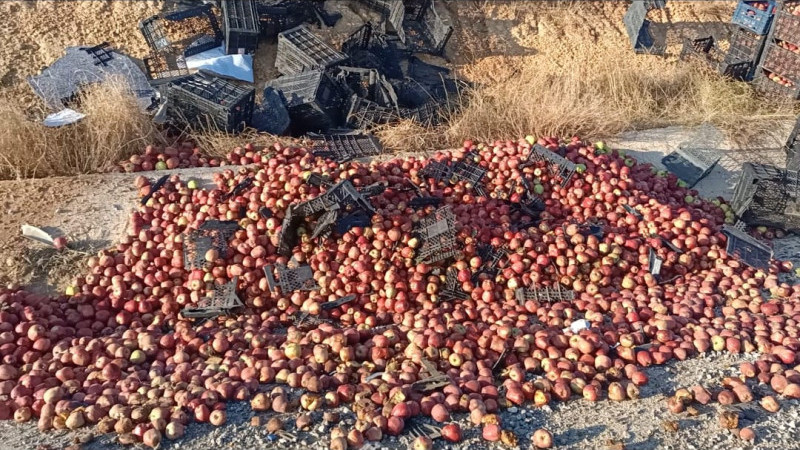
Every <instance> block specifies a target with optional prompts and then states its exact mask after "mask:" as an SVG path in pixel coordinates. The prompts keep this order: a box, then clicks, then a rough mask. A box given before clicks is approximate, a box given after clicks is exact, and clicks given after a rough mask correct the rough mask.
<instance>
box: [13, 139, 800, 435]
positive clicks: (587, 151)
mask: <svg viewBox="0 0 800 450" xmlns="http://www.w3.org/2000/svg"><path fill="white" fill-rule="evenodd" d="M535 143H537V141H536V140H535V139H533V138H530V137H529V138H526V139H521V140H519V141H496V142H492V143H488V144H477V143H473V142H471V141H467V142H465V143H464V145H463V147H462V148H459V149H455V150H452V151H445V152H439V153H437V154H436V155H435V156H433V157H431V158H417V157H410V158H408V159H392V160H389V161H385V162H380V163H378V162H372V163H359V162H350V163H346V164H343V165H339V164H337V163H334V162H330V161H327V160H324V159H322V158H316V157H314V156H313V155H312V154H311V153H310V152H308V151H307V150H306V149H303V148H284V147H282V146H280V145H277V144H276V145H274V146H273V147H271V148H269V149H266V150H264V151H263V152H258V151H256V149H255V148H254V147H252V146H249V145H248V146H246V147H244V148H241V149H236V150H235V151H234V152H233V155H234V156H238V157H242V158H248V159H250V160H252V162H254V163H256V166H250V167H246V168H238V169H237V171H233V170H230V169H228V170H223V171H221V172H220V173H218V174H217V176H216V177H215V182H216V183H217V188H216V189H213V190H205V189H198V188H197V186H196V184H195V183H192V182H191V181H190V180H180V179H179V178H177V177H176V176H173V177H172V178H170V179H169V181H168V182H167V183H166V184H165V186H164V187H163V188H161V189H160V190H159V191H158V192H155V194H154V195H153V197H152V198H151V199H150V200H149V201H148V202H147V204H146V205H144V206H141V207H140V208H139V210H138V211H137V212H135V213H134V214H133V215H132V216H131V219H130V225H129V227H128V232H127V234H126V235H125V236H123V237H122V239H121V240H120V242H119V243H118V244H117V245H116V246H115V247H113V248H109V249H107V250H105V251H102V252H100V253H99V254H98V255H96V256H93V257H91V258H90V259H89V261H88V267H87V273H86V275H85V276H83V277H81V278H79V279H77V280H75V283H74V285H73V286H71V287H70V295H64V296H60V297H57V298H47V297H43V296H41V295H37V294H32V293H29V292H26V291H23V290H18V289H9V290H6V291H4V292H2V294H0V358H1V360H0V419H12V418H13V419H14V420H16V421H18V422H25V421H28V420H36V421H37V424H38V427H39V429H40V430H42V431H47V430H50V429H75V428H79V427H83V426H88V425H96V426H97V428H98V430H99V431H101V432H103V433H106V432H116V433H117V434H118V435H119V441H120V442H123V443H133V442H143V443H144V444H146V445H148V446H152V447H155V446H158V444H159V443H160V442H161V441H162V439H176V438H179V437H180V436H181V435H182V434H183V430H184V427H185V426H186V425H187V424H188V423H190V422H192V421H197V422H210V423H212V424H214V425H221V424H223V423H225V420H226V416H225V405H226V402H228V401H233V400H249V401H250V404H251V406H252V408H253V410H254V411H255V412H256V414H270V415H271V414H273V413H274V414H275V415H280V417H283V418H285V417H287V416H286V414H294V419H295V426H296V427H297V428H298V429H304V428H306V427H309V426H310V425H311V423H312V422H313V421H314V420H319V413H318V411H320V410H326V411H327V410H329V409H331V408H335V407H340V406H343V405H347V407H348V408H349V409H350V410H351V411H352V412H353V413H354V414H355V416H356V419H357V421H356V423H355V426H354V427H353V428H352V429H348V430H345V429H343V428H341V427H334V428H333V429H332V430H331V446H332V448H345V447H351V448H357V447H359V446H360V445H362V444H363V443H364V442H365V441H380V440H381V439H382V438H383V437H384V436H386V435H399V434H401V433H403V430H404V428H405V427H406V425H407V424H408V421H409V420H411V419H412V418H414V417H416V416H427V417H430V419H431V420H433V421H435V422H438V423H440V424H441V425H442V426H443V433H442V434H443V437H444V439H446V440H449V441H458V440H460V439H461V435H462V430H461V429H460V427H459V426H458V425H457V424H456V423H453V419H452V418H453V416H454V415H457V414H462V415H463V414H468V415H469V420H470V422H471V423H472V424H474V426H476V427H480V428H481V435H482V436H483V437H484V438H485V439H487V440H488V441H499V442H502V443H505V444H507V445H514V443H515V442H516V440H517V437H516V436H515V435H514V430H511V429H507V428H504V424H503V423H502V421H501V419H500V416H499V415H498V414H497V413H498V411H499V410H500V409H501V408H504V407H507V406H509V405H525V406H530V407H541V406H544V405H546V404H548V403H551V402H554V401H562V402H565V401H568V400H569V399H571V398H576V397H579V398H584V399H587V400H589V401H598V400H600V399H604V398H608V399H610V400H613V401H623V400H627V399H635V398H637V397H638V396H639V387H640V386H642V385H643V384H645V383H647V381H648V378H647V375H646V373H645V372H644V371H643V370H642V369H643V368H645V367H647V366H650V365H653V364H664V363H667V362H669V361H671V360H684V359H687V358H691V357H692V356H693V355H695V354H698V353H703V352H708V351H712V350H716V351H730V352H742V351H746V352H753V351H760V352H762V353H763V355H764V356H763V357H762V359H763V361H764V362H765V363H766V364H768V366H767V367H766V371H761V370H760V366H759V373H758V377H759V378H758V380H759V381H760V382H770V381H771V380H772V379H774V378H775V376H776V374H778V373H781V371H784V372H783V373H784V374H785V377H786V379H787V380H791V379H792V378H790V377H791V376H793V374H790V373H789V371H790V370H796V369H792V367H794V365H797V364H798V363H800V360H798V356H797V354H798V353H797V351H798V350H800V346H798V340H797V321H798V320H800V303H798V298H800V289H799V288H798V287H797V286H789V285H787V284H782V283H779V282H778V273H779V272H781V271H788V270H790V269H791V266H790V264H784V263H780V262H773V265H772V267H771V268H770V269H769V270H768V271H763V270H757V269H752V268H750V267H747V266H746V265H744V264H743V263H742V262H740V261H738V260H736V259H734V258H732V257H731V256H730V255H728V254H727V253H726V252H725V235H724V234H722V233H721V232H720V227H721V225H722V224H723V223H725V221H726V220H727V221H730V220H731V219H732V214H731V213H730V212H729V208H728V207H727V205H725V204H724V203H722V202H720V201H719V200H714V201H707V200H704V199H701V198H700V197H699V195H698V193H697V192H696V191H694V190H690V189H687V188H686V187H685V186H683V185H680V184H679V180H678V179H677V177H675V176H674V175H672V174H667V173H663V172H657V171H656V170H654V169H653V168H652V167H651V166H650V165H648V164H639V163H637V161H636V160H635V158H633V157H631V156H629V155H625V154H624V153H623V152H620V151H616V150H610V149H608V148H606V147H605V145H603V144H602V143H599V142H598V143H595V144H594V145H592V144H590V143H588V142H584V141H581V140H580V139H578V138H573V139H571V140H566V141H563V140H559V139H556V138H543V139H539V140H538V143H539V144H541V145H543V146H545V147H546V148H547V149H548V150H549V151H554V152H559V153H560V154H561V155H562V156H564V157H566V158H567V159H569V160H571V161H573V162H574V163H576V164H577V167H578V170H577V171H576V173H574V174H573V175H572V177H571V178H570V179H569V180H568V181H565V180H564V179H562V178H561V176H559V175H558V172H557V171H554V170H552V169H553V168H552V167H551V166H549V165H548V164H547V163H546V162H544V161H539V162H536V163H534V164H530V165H526V164H523V162H524V160H525V158H526V156H527V155H528V153H529V152H530V149H531V147H532V145H533V144H535ZM179 153H180V152H179ZM467 154H477V155H479V158H478V163H479V164H480V165H481V166H483V167H484V168H485V169H487V171H488V172H487V174H486V177H485V178H484V183H485V186H484V187H485V190H486V192H488V196H487V197H482V196H479V195H477V194H476V193H475V190H474V189H473V186H470V185H468V184H466V183H464V182H458V183H456V184H450V183H445V182H437V181H435V180H433V179H426V178H424V177H422V176H420V174H421V171H422V169H423V168H424V167H425V166H426V165H427V164H428V163H430V161H431V160H451V161H457V160H460V159H462V158H464V157H465V156H466V155H467ZM267 155H269V156H267ZM312 172H314V173H318V174H320V175H322V176H324V177H327V178H329V179H330V180H331V181H337V180H344V179H348V180H350V181H351V182H352V183H353V184H354V185H355V186H356V187H364V186H367V185H370V184H373V183H376V182H384V183H386V185H387V188H386V190H385V191H384V192H383V193H382V194H380V195H377V196H375V197H373V198H372V199H371V202H372V204H373V206H374V207H375V210H376V213H375V215H374V216H373V217H372V224H371V225H370V226H368V227H363V228H362V227H356V228H353V229H351V230H349V231H347V232H345V233H344V234H343V235H339V234H337V233H334V234H333V235H332V236H330V237H328V238H325V239H323V240H322V241H321V242H317V241H316V240H312V239H311V238H310V235H311V232H312V230H313V224H314V221H313V220H312V219H308V223H306V224H303V225H302V226H300V227H299V228H298V229H296V230H292V231H291V232H293V233H296V234H297V237H298V245H297V246H296V247H295V248H293V249H292V254H291V255H278V253H277V248H278V244H279V234H280V232H281V226H282V219H283V217H284V215H285V213H286V211H287V208H288V207H289V206H290V205H293V204H296V203H299V202H302V201H305V200H308V199H311V198H314V197H316V196H318V195H320V194H321V193H322V192H323V190H324V188H320V187H315V186H311V185H308V184H307V183H306V182H305V181H304V180H305V179H306V178H307V175H308V174H310V173H312ZM246 177H251V178H252V179H253V184H252V186H251V187H250V188H249V189H247V190H245V191H244V192H241V193H239V195H234V196H231V197H230V198H227V199H226V200H222V196H223V194H226V193H228V192H229V191H230V190H231V189H232V187H233V186H234V185H236V184H238V183H239V182H241V181H242V180H244V179H245V178H246ZM522 177H525V178H526V179H527V180H528V181H529V182H530V184H531V185H532V187H533V191H534V192H535V194H536V195H538V196H539V197H540V198H541V199H542V201H543V202H544V205H545V210H544V211H543V212H542V213H541V217H540V220H539V221H538V222H533V223H531V222H532V220H531V219H532V218H531V217H527V216H526V215H525V214H524V213H521V212H519V210H518V208H516V207H515V206H514V205H515V204H516V203H517V202H519V201H520V200H521V198H522V197H523V195H524V194H525V191H524V188H523V187H522V186H523V183H522V182H521V179H522ZM407 180H411V181H413V182H415V183H416V184H417V185H418V186H421V187H422V189H424V190H425V191H426V194H427V195H433V196H438V197H441V198H442V199H443V204H444V205H449V206H450V207H451V208H452V211H453V213H454V214H455V216H456V232H457V241H458V242H459V249H460V250H461V253H460V254H459V255H458V257H457V258H455V259H454V260H453V259H451V260H446V261H442V262H438V263H434V264H425V263H418V262H416V261H415V258H414V256H415V253H416V251H417V250H418V249H419V248H420V245H421V242H420V239H419V237H418V236H416V235H415V234H414V232H413V230H414V226H415V223H416V222H417V221H418V220H419V219H421V218H422V217H424V216H426V215H428V214H430V213H431V211H432V207H428V208H426V209H421V210H415V209H413V208H411V207H410V206H409V202H410V201H411V200H412V198H414V197H415V196H416V195H417V194H416V193H415V192H414V190H413V189H410V188H409V186H410V185H409V183H408V181H407ZM137 186H139V187H140V189H141V191H142V193H143V194H144V193H146V192H148V191H149V189H150V185H149V181H147V180H146V179H145V178H140V179H138V180H137ZM265 208H266V210H268V211H269V214H264V211H265ZM631 209H632V210H635V211H636V212H637V213H636V214H634V213H632V212H631ZM211 219H221V220H236V221H238V223H239V225H240V226H241V230H240V231H237V232H236V233H235V235H234V236H233V237H232V239H231V240H230V242H229V243H228V244H229V245H228V247H227V251H225V252H218V251H209V252H207V253H206V254H205V255H204V257H205V259H206V261H207V263H208V264H207V266H206V267H205V268H204V269H195V270H186V269H185V268H184V259H183V256H184V255H183V254H184V251H185V246H184V239H185V236H186V234H187V232H188V231H190V230H193V229H196V228H198V227H199V226H200V225H201V224H202V223H203V222H205V221H207V220H211ZM525 223H529V224H530V225H529V226H527V227H517V225H520V224H525ZM588 223H594V224H599V225H601V227H602V233H601V234H599V235H598V234H590V233H586V232H585V228H584V227H583V225H585V224H588ZM481 245H491V246H493V247H495V248H498V249H499V248H503V249H504V250H505V251H506V252H507V254H506V256H505V257H504V258H503V259H502V260H501V262H500V265H499V267H498V271H497V273H496V274H491V275H490V274H487V273H481V274H480V275H478V276H477V277H474V276H473V275H474V274H475V273H476V272H478V271H479V269H480V268H481V267H482V266H483V265H484V263H485V261H482V260H481V258H480V256H479V253H478V248H479V246H481ZM650 249H653V251H654V252H655V253H656V254H657V255H658V256H660V257H661V258H663V260H664V263H663V268H662V270H661V274H660V276H659V277H656V276H654V275H652V274H651V273H650V272H649V271H648V261H649V253H650ZM290 259H293V260H294V261H296V262H298V263H300V264H303V265H308V266H310V267H311V269H312V271H313V278H314V280H315V281H316V283H317V285H318V289H316V290H313V291H296V292H280V290H279V289H278V290H270V289H269V286H268V284H267V279H266V277H265V274H264V271H263V269H264V267H265V266H267V265H275V264H287V263H288V262H289V260H290ZM449 268H453V269H455V272H456V274H457V279H458V283H459V284H460V286H459V287H460V288H461V290H462V291H463V293H464V294H463V296H462V297H463V298H460V299H456V300H449V301H445V300H444V299H442V298H441V297H440V293H441V290H442V287H443V285H444V282H445V273H446V272H447V269H449ZM233 277H238V280H239V285H238V289H237V293H238V295H239V297H240V298H241V299H242V301H243V302H244V304H245V308H244V310H243V311H240V312H239V313H238V314H236V315H232V316H230V317H220V318H218V319H215V320H209V321H205V322H202V323H194V322H192V321H190V320H186V319H183V318H182V317H181V316H180V314H179V313H180V311H181V310H182V309H183V308H185V307H187V306H190V305H194V304H196V303H197V302H199V301H200V300H201V299H202V298H203V297H205V296H207V295H209V294H210V292H211V290H212V288H213V286H214V285H215V284H222V283H227V282H229V281H230V280H231V279H233ZM545 287H550V288H556V287H558V288H559V289H562V290H573V291H574V292H575V300H574V301H571V302H563V301H562V302H555V303H547V302H538V301H533V300H528V301H523V302H518V301H517V299H516V296H515V292H516V290H517V289H518V288H527V289H534V288H545ZM762 289H766V290H768V291H769V292H770V295H771V298H768V297H765V296H764V295H763V294H762ZM349 294H355V296H356V299H355V300H354V301H353V302H350V303H347V304H345V305H343V306H340V307H338V308H336V309H333V310H330V311H326V310H324V309H323V308H322V305H323V304H324V303H325V302H328V301H332V300H335V299H338V298H341V297H343V296H346V295H349ZM302 312H305V313H308V314H310V317H311V318H312V319H316V320H306V321H305V325H304V324H299V325H296V324H295V322H293V318H295V317H296V315H297V313H302ZM579 319H585V320H586V321H588V323H589V324H590V327H589V328H588V329H583V330H580V331H578V332H572V331H570V329H569V327H570V325H571V324H572V323H573V322H574V321H577V320H579ZM501 356H502V357H501ZM426 363H430V365H432V366H434V367H435V368H436V371H438V372H440V373H441V374H444V375H446V376H447V377H448V378H449V380H450V383H449V384H447V385H446V386H443V387H439V388H436V389H432V390H428V391H426V390H420V389H418V386H419V384H415V383H417V382H418V381H420V380H424V379H425V378H427V377H428V376H430V375H431V374H430V372H429V370H428V369H427V368H426V367H425V366H426ZM493 369H496V370H493ZM762 373H763V375H762ZM784 391H785V389H784ZM790 392H794V390H793V389H792V390H790ZM314 413H315V414H314ZM324 417H327V418H329V419H330V418H331V417H332V416H330V415H329V414H327V413H326V415H325V416H324ZM272 419H274V420H272ZM272 419H271V420H269V422H268V423H267V424H266V426H267V429H268V430H272V431H274V430H277V429H279V428H280V427H282V426H283V423H282V422H281V420H279V419H278V418H277V417H272ZM256 421H258V420H256ZM330 421H332V420H330ZM533 439H534V442H533V444H534V445H536V446H538V447H541V448H547V447H549V446H550V445H551V444H552V441H553V437H552V435H551V434H550V433H548V432H547V431H546V430H539V431H538V432H537V433H535V434H534V437H533ZM430 444H431V443H430V441H429V440H427V438H421V439H418V440H417V442H416V445H417V447H418V448H429V447H430Z"/></svg>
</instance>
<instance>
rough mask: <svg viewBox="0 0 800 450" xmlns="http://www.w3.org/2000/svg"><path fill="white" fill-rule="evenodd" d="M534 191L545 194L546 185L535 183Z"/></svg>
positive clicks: (537, 193)
mask: <svg viewBox="0 0 800 450" xmlns="http://www.w3.org/2000/svg"><path fill="white" fill-rule="evenodd" d="M533 192H535V193H536V195H542V194H544V186H542V185H541V184H539V183H536V184H535V185H533Z"/></svg>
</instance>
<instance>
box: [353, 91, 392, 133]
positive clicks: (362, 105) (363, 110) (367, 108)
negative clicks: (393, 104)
mask: <svg viewBox="0 0 800 450" xmlns="http://www.w3.org/2000/svg"><path fill="white" fill-rule="evenodd" d="M400 118H401V116H400V113H399V112H398V111H397V109H395V108H389V107H386V106H381V105H379V104H377V103H375V102H372V101H369V100H367V99H364V98H361V97H359V96H357V95H353V96H352V97H351V98H350V108H349V109H348V111H347V118H346V119H345V122H346V123H347V125H348V126H350V127H352V128H356V129H361V130H367V129H369V128H372V127H373V126H375V125H383V124H387V123H393V122H396V121H398V120H400Z"/></svg>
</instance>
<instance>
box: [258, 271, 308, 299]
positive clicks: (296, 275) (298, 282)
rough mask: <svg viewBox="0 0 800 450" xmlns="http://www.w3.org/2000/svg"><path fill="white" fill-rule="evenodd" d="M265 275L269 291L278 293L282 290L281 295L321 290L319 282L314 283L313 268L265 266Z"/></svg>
mask: <svg viewBox="0 0 800 450" xmlns="http://www.w3.org/2000/svg"><path fill="white" fill-rule="evenodd" d="M275 269H277V274H278V279H277V280H276V279H275V275H274V270H275ZM264 275H265V276H266V277H267V284H268V285H269V290H270V291H272V292H276V290H277V288H280V290H281V293H283V294H284V295H288V294H289V293H290V292H294V291H313V290H316V289H319V286H318V285H317V282H316V281H314V273H313V271H312V270H311V266H297V267H289V266H284V265H282V264H276V266H275V267H273V266H272V265H271V264H268V265H266V266H264Z"/></svg>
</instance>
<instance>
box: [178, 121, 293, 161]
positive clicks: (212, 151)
mask: <svg viewBox="0 0 800 450" xmlns="http://www.w3.org/2000/svg"><path fill="white" fill-rule="evenodd" d="M184 133H185V135H186V136H187V137H188V139H190V140H192V141H194V142H195V143H197V146H198V147H199V148H201V149H202V150H203V153H205V154H207V155H209V156H212V157H216V158H225V157H227V155H228V154H229V153H230V152H231V150H233V149H235V148H236V147H242V146H243V145H244V144H248V143H249V144H253V145H254V146H256V147H257V148H263V147H268V146H271V145H273V144H275V143H280V144H282V145H284V146H291V145H297V143H298V139H296V138H291V137H287V136H275V135H273V134H268V133H261V132H259V131H257V130H254V129H252V128H246V129H245V130H244V131H242V132H241V133H237V134H231V133H228V132H226V131H225V130H220V129H219V128H217V127H216V126H214V125H213V124H210V123H209V124H208V125H204V126H202V127H195V128H194V129H192V128H187V129H186V130H185V131H184Z"/></svg>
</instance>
